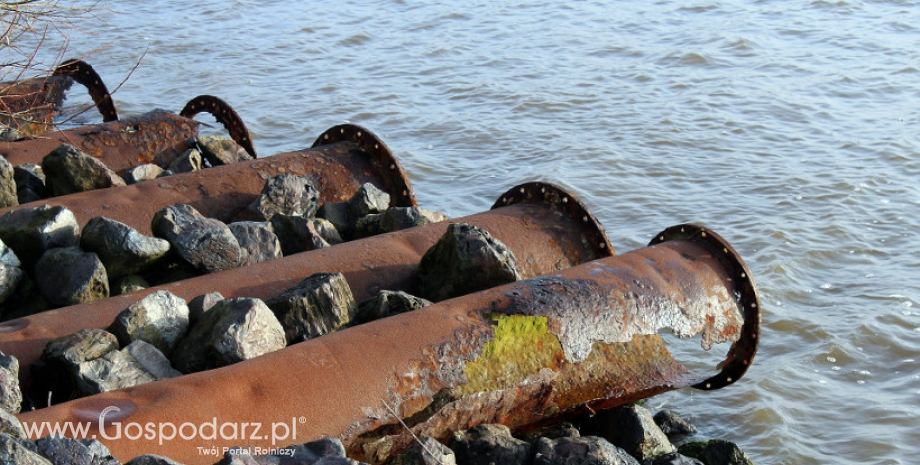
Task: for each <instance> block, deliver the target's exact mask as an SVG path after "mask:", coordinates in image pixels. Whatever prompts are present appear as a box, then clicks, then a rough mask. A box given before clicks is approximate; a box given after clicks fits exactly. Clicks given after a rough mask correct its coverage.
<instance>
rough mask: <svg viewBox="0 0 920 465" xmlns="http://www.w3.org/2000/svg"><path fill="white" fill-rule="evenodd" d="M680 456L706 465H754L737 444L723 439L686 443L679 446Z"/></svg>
mask: <svg viewBox="0 0 920 465" xmlns="http://www.w3.org/2000/svg"><path fill="white" fill-rule="evenodd" d="M678 452H679V453H680V454H681V455H685V456H687V457H692V458H695V459H699V460H700V461H701V462H703V463H705V464H706V465H754V462H753V461H752V460H751V459H750V457H748V456H747V454H745V453H744V451H742V450H741V448H740V447H738V445H737V444H735V443H733V442H731V441H726V440H724V439H712V440H710V441H706V442H688V443H686V444H683V445H681V446H680V449H678Z"/></svg>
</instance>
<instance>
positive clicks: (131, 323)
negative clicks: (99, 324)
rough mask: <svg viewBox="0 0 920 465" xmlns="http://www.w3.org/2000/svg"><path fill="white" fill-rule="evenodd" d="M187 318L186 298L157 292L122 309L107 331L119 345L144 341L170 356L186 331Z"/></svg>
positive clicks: (163, 291) (187, 325) (166, 292)
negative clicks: (115, 338)
mask: <svg viewBox="0 0 920 465" xmlns="http://www.w3.org/2000/svg"><path fill="white" fill-rule="evenodd" d="M188 315H189V310H188V305H186V303H185V299H182V298H181V297H177V296H176V295H174V294H173V293H172V292H169V291H166V290H160V291H156V292H154V293H152V294H149V295H147V296H146V297H144V298H143V299H141V300H140V301H138V302H136V303H134V304H133V305H131V306H130V307H128V308H126V309H124V310H122V312H121V313H119V314H118V317H117V318H115V322H114V323H112V325H111V326H110V327H109V331H110V332H111V333H112V334H114V335H115V336H116V337H117V338H118V342H120V343H121V345H122V346H126V345H128V344H130V343H131V342H134V341H144V342H147V343H149V344H153V346H154V347H156V348H157V349H158V350H159V351H161V352H163V353H164V354H170V353H172V351H173V349H174V348H175V347H176V345H178V344H179V341H180V340H181V339H182V338H183V337H185V334H186V333H187V332H188V327H189V316H188Z"/></svg>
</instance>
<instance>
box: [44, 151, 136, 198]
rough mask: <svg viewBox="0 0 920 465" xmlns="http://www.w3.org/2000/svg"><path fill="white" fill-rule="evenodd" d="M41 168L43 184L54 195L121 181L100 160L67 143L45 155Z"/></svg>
mask: <svg viewBox="0 0 920 465" xmlns="http://www.w3.org/2000/svg"><path fill="white" fill-rule="evenodd" d="M42 171H44V173H45V184H46V185H47V187H48V189H49V190H50V191H51V193H52V194H53V195H55V196H59V195H67V194H73V193H76V192H85V191H90V190H93V189H104V188H106V187H113V186H124V185H125V181H124V180H123V179H121V177H120V176H118V175H117V174H115V172H114V171H112V170H110V169H109V168H108V167H107V166H105V164H103V163H102V162H101V161H99V160H98V159H96V158H93V157H91V156H89V155H87V154H85V153H83V152H81V151H80V150H78V149H77V148H76V147H73V146H71V145H67V144H64V145H61V146H60V147H58V148H56V149H54V150H52V151H51V153H49V154H48V155H45V158H43V159H42Z"/></svg>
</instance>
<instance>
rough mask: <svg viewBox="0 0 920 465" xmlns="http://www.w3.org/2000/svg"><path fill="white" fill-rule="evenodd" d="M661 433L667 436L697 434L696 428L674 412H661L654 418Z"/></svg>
mask: <svg viewBox="0 0 920 465" xmlns="http://www.w3.org/2000/svg"><path fill="white" fill-rule="evenodd" d="M652 419H653V420H655V424H656V425H658V427H659V428H661V432H662V433H664V434H665V435H667V436H677V435H683V436H686V435H689V434H693V433H696V427H694V426H693V425H691V424H690V423H689V422H688V421H687V420H684V419H683V418H682V417H681V416H680V415H679V414H678V413H677V412H675V411H673V410H667V409H665V410H661V411H659V412H658V413H656V414H655V416H653V417H652Z"/></svg>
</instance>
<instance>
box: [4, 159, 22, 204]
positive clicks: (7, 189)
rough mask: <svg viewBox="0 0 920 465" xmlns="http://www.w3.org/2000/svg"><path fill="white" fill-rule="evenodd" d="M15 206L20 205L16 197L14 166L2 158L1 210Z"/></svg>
mask: <svg viewBox="0 0 920 465" xmlns="http://www.w3.org/2000/svg"><path fill="white" fill-rule="evenodd" d="M14 205H19V197H18V196H17V195H16V178H15V177H14V172H13V165H11V164H10V162H8V161H6V158H3V157H0V208H6V207H12V206H14Z"/></svg>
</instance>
